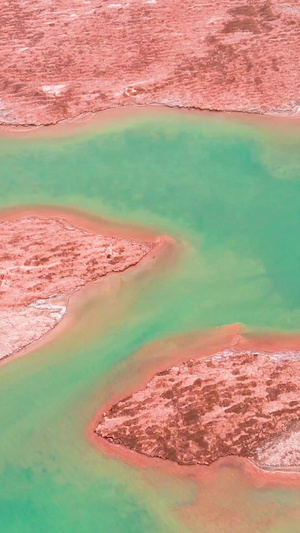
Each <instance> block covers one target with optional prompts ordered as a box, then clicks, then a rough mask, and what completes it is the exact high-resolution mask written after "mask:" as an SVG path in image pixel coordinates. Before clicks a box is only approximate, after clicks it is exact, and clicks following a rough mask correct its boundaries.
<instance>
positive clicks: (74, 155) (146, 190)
mask: <svg viewBox="0 0 300 533" xmlns="http://www.w3.org/2000/svg"><path fill="white" fill-rule="evenodd" d="M29 204H30V205H48V206H49V205H50V206H51V205H55V206H59V207H72V208H76V209H77V210H79V211H83V212H87V213H91V214H94V215H100V216H101V217H107V218H111V219H117V220H119V221H124V222H126V223H134V224H140V225H142V226H146V227H147V226H148V227H150V228H153V229H155V230H157V231H158V232H161V233H165V234H169V235H171V236H173V237H174V238H175V239H176V240H177V241H178V242H179V243H180V244H181V250H182V253H181V256H180V258H179V259H177V260H176V261H175V260H174V262H170V263H169V264H167V265H166V266H165V267H164V270H163V272H161V274H159V273H157V272H156V274H155V275H152V276H151V273H150V274H149V275H146V276H138V275H136V276H127V277H126V276H124V279H123V281H122V283H121V284H120V287H119V289H118V291H117V293H116V294H114V296H113V297H112V299H111V300H109V299H106V298H105V294H104V293H101V292H99V291H98V292H97V290H95V295H94V296H93V294H90V295H89V298H88V300H86V303H85V304H83V303H82V305H81V306H79V308H78V309H77V314H76V321H75V324H74V326H73V328H72V329H71V330H70V329H69V330H67V331H66V332H65V333H63V334H62V335H61V336H60V337H59V338H57V339H56V340H55V341H53V343H50V344H49V345H47V346H45V347H44V348H42V349H39V350H37V351H36V352H34V353H32V354H29V355H28V356H24V357H23V358H20V359H17V360H14V361H12V362H11V363H9V364H7V365H5V366H4V367H2V368H1V369H0V402H1V403H0V405H1V409H0V428H1V439H0V506H1V511H0V521H1V526H0V528H1V531H3V532H4V533H43V532H45V533H49V532H54V531H55V532H58V533H67V532H68V533H69V532H70V531H72V532H74V533H75V532H78V533H85V532H87V533H90V532H102V531H103V532H106V531H113V532H116V533H119V532H120V533H135V532H136V533H144V532H145V533H146V532H147V533H148V532H151V533H152V532H155V533H160V532H177V531H178V532H183V531H199V532H201V533H202V532H203V533H217V532H222V533H223V532H224V533H241V532H243V533H248V532H249V533H250V532H251V533H254V532H256V531H257V532H259V531H261V532H263V533H277V532H280V533H281V532H288V533H291V532H293V533H295V532H297V531H300V526H299V523H300V483H299V488H298V489H297V488H283V487H273V488H268V489H267V488H260V489H259V488H255V487H254V486H251V484H249V483H246V482H245V480H244V478H243V476H242V473H241V472H239V471H237V470H233V469H231V468H222V469H220V472H219V474H218V475H217V478H216V479H214V480H211V481H210V482H208V483H207V485H206V486H204V485H201V484H200V486H199V484H197V483H196V482H195V480H194V479H193V478H192V477H191V478H188V477H186V478H181V477H177V476H176V475H175V474H174V475H173V474H172V475H171V474H167V473H166V472H163V471H160V470H159V469H154V468H148V469H139V468H137V467H134V466H130V465H128V464H126V463H125V462H122V461H121V460H117V459H113V458H109V457H107V456H105V455H104V454H102V453H101V452H100V451H99V450H96V449H94V448H93V447H92V445H91V444H90V442H89V441H88V439H87V437H86V428H87V426H88V424H89V422H90V420H91V418H92V417H93V416H94V414H95V412H96V411H97V409H98V408H99V407H100V406H101V402H104V401H105V399H106V398H107V395H108V394H109V393H110V390H109V389H110V388H111V389H112V391H111V392H113V393H117V392H118V390H119V389H120V390H122V387H125V385H126V383H127V382H128V381H129V380H130V379H133V377H132V376H130V372H129V371H128V368H130V365H129V366H128V365H127V363H126V361H127V360H128V361H130V356H131V355H132V354H134V353H137V352H138V351H139V350H140V349H141V348H143V347H144V346H145V345H146V344H148V343H151V342H152V341H156V340H160V339H163V338H165V337H168V336H172V335H179V334H180V335H181V334H184V333H187V332H190V331H193V330H195V329H198V328H207V327H211V326H220V325H223V324H231V323H234V322H239V323H242V324H244V325H245V326H247V327H248V328H250V329H257V328H263V329H268V330H270V329H271V330H280V331H298V330H299V329H300V327H299V324H300V281H299V272H300V248H299V223H300V207H299V206H300V150H299V133H297V132H296V131H295V130H294V132H293V131H292V130H291V131H290V133H289V134H287V130H286V128H282V129H280V128H279V127H278V126H277V128H276V129H273V128H270V129H267V128H265V127H262V126H261V125H260V123H259V122H257V124H255V122H252V123H251V124H246V123H244V122H242V121H238V120H237V119H234V120H233V119H232V120H225V119H224V118H223V116H222V115H219V116H217V117H216V116H212V117H211V118H209V117H204V118H201V116H199V119H197V120H196V119H193V120H190V119H189V118H188V117H186V116H185V115H182V116H180V115H179V114H178V113H174V114H172V113H169V114H168V115H161V116H160V115H159V114H158V113H155V114H153V115H151V114H149V113H145V115H144V116H139V117H138V118H134V117H133V118H132V119H131V120H129V121H127V122H126V123H124V124H122V125H120V123H119V122H118V121H116V122H112V123H111V124H109V125H107V127H106V128H105V129H102V130H101V131H100V130H99V131H97V129H96V128H94V129H93V131H92V130H91V131H88V130H86V131H84V132H82V133H78V134H77V135H74V136H70V137H60V138H53V139H52V138H44V139H43V138H41V139H27V140H22V139H14V140H12V139H5V138H1V139H0V207H1V208H4V207H18V206H22V205H29ZM108 300H109V301H108ZM196 502H197V503H196ZM187 515H189V520H186V516H187Z"/></svg>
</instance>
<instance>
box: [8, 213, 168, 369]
mask: <svg viewBox="0 0 300 533" xmlns="http://www.w3.org/2000/svg"><path fill="white" fill-rule="evenodd" d="M0 241H1V245H2V251H1V253H0V359H4V358H7V357H8V356H10V355H12V354H14V353H16V352H19V351H20V350H22V349H24V348H25V347H29V346H30V345H31V344H32V343H34V342H35V341H37V340H39V339H41V338H42V337H43V336H44V335H45V334H46V333H48V332H49V331H51V330H52V329H53V328H54V327H55V326H56V325H57V324H58V323H59V322H60V321H61V319H62V317H63V316H64V314H65V313H66V310H67V304H68V300H69V297H70V296H71V295H72V294H73V293H75V292H77V291H79V290H80V289H81V288H83V287H84V286H85V285H87V284H88V283H91V282H97V281H99V280H100V279H101V278H103V277H104V276H107V275H108V274H112V273H120V272H123V271H125V270H127V269H128V268H129V267H132V266H134V265H136V264H137V263H139V262H140V261H141V259H143V258H144V257H145V256H146V255H147V254H148V253H149V252H151V251H152V250H153V249H154V248H155V246H156V245H157V244H158V241H159V239H158V240H156V242H154V241H153V240H147V239H146V240H138V239H132V238H128V237H126V238H124V237H115V236H112V235H111V228H109V229H108V235H102V234H99V233H96V232H95V231H93V230H92V229H89V230H86V229H82V228H78V227H75V225H73V224H72V223H70V222H68V221H67V220H65V219H64V218H62V217H61V216H60V217H59V216H57V214H56V216H55V215H54V214H53V215H52V216H43V215H41V214H37V215H34V214H32V213H28V214H27V215H24V216H22V217H21V218H18V217H17V216H16V218H12V217H11V216H10V217H7V219H6V220H3V221H2V222H0Z"/></svg>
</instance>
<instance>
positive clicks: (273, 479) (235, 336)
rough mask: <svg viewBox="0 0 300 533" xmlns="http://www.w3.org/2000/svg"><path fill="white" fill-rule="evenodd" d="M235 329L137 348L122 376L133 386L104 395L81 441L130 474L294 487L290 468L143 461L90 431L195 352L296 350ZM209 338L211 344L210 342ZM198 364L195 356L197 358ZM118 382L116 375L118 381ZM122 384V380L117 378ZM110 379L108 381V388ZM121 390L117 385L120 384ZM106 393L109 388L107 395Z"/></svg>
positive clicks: (298, 341)
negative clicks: (232, 478) (236, 475)
mask: <svg viewBox="0 0 300 533" xmlns="http://www.w3.org/2000/svg"><path fill="white" fill-rule="evenodd" d="M241 332H242V327H241V326H240V325H239V324H232V325H229V326H222V327H219V328H215V332H214V331H213V330H212V329H211V330H208V331H207V332H200V336H199V332H198V333H192V334H190V335H183V336H180V337H177V338H175V339H174V338H173V339H166V340H164V341H156V342H153V343H151V344H150V345H149V346H146V347H144V348H142V349H141V350H140V351H139V352H138V353H136V354H134V355H133V356H132V357H131V358H130V359H129V360H128V363H129V366H130V367H132V368H129V369H128V370H127V378H128V375H129V374H130V375H131V374H132V372H134V373H135V377H134V382H133V383H131V384H130V385H128V386H126V384H125V386H123V387H120V388H122V391H120V392H119V393H115V394H112V395H109V393H108V392H107V391H106V400H105V401H104V402H103V403H102V407H101V408H99V409H98V410H97V411H96V412H95V414H94V416H93V417H92V419H91V420H90V422H89V424H88V426H87V428H86V432H85V433H86V438H87V439H88V441H89V442H90V444H91V445H92V446H93V447H94V448H95V450H97V451H100V452H101V453H102V454H104V455H105V456H106V457H107V458H111V459H113V460H122V461H124V462H126V463H127V464H129V466H132V467H134V468H141V469H149V468H153V469H155V470H158V471H161V472H164V473H166V474H172V475H177V476H179V477H180V478H187V477H188V478H190V477H192V478H193V479H194V480H195V481H196V482H197V483H203V482H204V481H205V480H207V479H213V478H214V477H216V476H217V474H218V472H219V471H220V469H222V468H224V467H229V468H232V469H234V470H238V471H240V472H241V473H242V477H243V479H244V481H245V482H247V484H249V485H252V486H255V487H256V488H265V487H276V486H280V487H282V486H286V487H297V488H299V487H300V467H293V468H264V467H259V466H257V465H256V464H255V463H253V462H252V461H251V460H250V459H247V458H244V457H239V456H234V455H232V456H226V457H222V458H220V459H218V460H217V461H215V462H214V463H212V464H211V465H209V466H206V465H200V464H199V465H180V464H178V463H176V462H173V461H170V460H168V459H160V458H156V457H148V456H147V455H143V454H141V453H137V452H135V451H132V450H130V449H129V448H126V447H125V446H122V445H118V444H115V443H112V442H109V441H107V440H106V439H105V438H102V437H100V436H99V435H98V434H97V433H96V428H97V425H98V423H99V420H101V418H102V416H103V414H104V413H105V412H107V411H109V409H110V408H111V407H112V406H113V405H114V404H116V403H118V402H119V401H121V400H124V398H125V397H127V396H130V395H131V394H133V393H135V392H137V391H141V390H143V389H144V388H145V387H146V385H147V383H148V382H149V381H150V380H151V379H152V378H153V377H154V376H155V375H156V374H157V373H159V372H161V371H162V370H165V369H166V368H168V367H169V366H174V365H177V364H180V363H182V362H184V361H187V360H188V359H191V358H193V357H195V356H196V353H197V352H198V350H199V349H201V351H202V352H201V353H202V355H201V358H202V357H203V358H207V357H210V356H211V355H212V354H213V353H215V351H217V350H218V349H220V348H222V349H225V348H229V347H233V346H234V347H236V346H238V347H239V349H242V350H243V349H244V350H249V351H254V350H256V351H265V352H268V351H270V352H271V351H274V350H275V349H276V350H293V349H294V350H296V349H297V350H299V349H300V334H288V333H278V332H277V333H276V332H274V333H272V332H267V333H265V334H262V333H258V334H257V335H256V334H255V333H254V332H250V331H243V335H242V336H241ZM214 337H215V338H214ZM153 352H154V353H155V352H156V353H161V354H162V355H161V356H158V358H157V360H156V361H153V357H151V353H153ZM197 358H198V359H199V353H197ZM119 379H120V380H121V381H122V372H121V375H120V376H119ZM123 380H124V382H125V383H126V376H125V375H123ZM115 381H116V378H115V379H114V382H115ZM121 385H122V384H121ZM108 388H109V384H108V386H107V389H108Z"/></svg>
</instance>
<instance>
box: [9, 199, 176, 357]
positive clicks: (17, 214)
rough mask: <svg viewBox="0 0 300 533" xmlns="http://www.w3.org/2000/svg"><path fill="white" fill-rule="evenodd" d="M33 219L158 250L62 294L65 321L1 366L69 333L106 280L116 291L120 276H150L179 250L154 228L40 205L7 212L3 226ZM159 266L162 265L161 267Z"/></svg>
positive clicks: (18, 350)
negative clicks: (60, 222) (79, 311)
mask: <svg viewBox="0 0 300 533" xmlns="http://www.w3.org/2000/svg"><path fill="white" fill-rule="evenodd" d="M30 216H37V217H39V218H42V217H45V218H52V219H56V220H59V219H62V220H63V221H65V222H68V223H70V224H72V225H73V226H75V227H77V228H80V229H82V230H84V231H87V232H94V233H97V234H99V235H105V236H111V237H115V238H127V239H129V240H133V241H134V240H135V239H136V240H139V241H141V240H142V241H144V242H148V243H152V244H153V245H154V247H153V248H152V249H151V251H150V252H148V253H147V254H146V255H145V256H144V257H143V258H142V259H141V260H140V261H138V263H136V264H134V265H131V266H129V267H127V268H126V269H124V270H122V271H121V272H110V273H108V274H105V275H104V276H103V277H101V278H100V279H99V280H97V281H92V282H88V283H86V284H85V285H84V286H82V287H79V288H76V289H74V290H73V291H71V293H69V294H67V295H62V296H61V297H60V298H61V300H62V301H63V303H64V305H65V306H66V312H65V314H64V316H63V317H62V319H61V320H60V321H59V322H58V323H57V324H55V325H54V326H53V327H52V328H51V329H49V331H47V332H46V333H45V334H43V335H42V336H41V337H40V338H39V339H38V340H36V341H33V342H31V343H29V344H27V345H26V346H24V347H23V348H21V349H17V350H16V351H15V352H13V353H12V354H10V355H7V356H6V357H3V358H2V359H1V360H0V366H4V365H6V364H7V363H9V362H11V361H12V360H14V359H18V358H20V357H22V356H23V355H28V354H30V353H32V352H35V351H37V350H39V349H41V348H43V347H45V346H46V345H48V344H50V343H51V342H53V341H55V340H56V339H57V338H58V337H60V335H61V334H64V333H65V332H66V331H68V330H69V329H70V328H71V327H72V325H74V321H75V320H76V313H75V312H74V309H75V308H79V307H80V306H81V305H82V303H83V302H85V301H86V299H87V295H88V293H89V292H90V290H91V287H94V288H97V289H96V290H97V291H101V288H102V286H103V283H104V281H105V283H106V285H107V284H108V285H109V287H110V290H113V289H114V286H116V285H118V280H119V278H120V276H124V275H126V276H128V274H129V275H133V276H136V274H137V272H141V274H142V273H144V274H145V275H147V273H148V272H149V271H152V270H154V271H155V269H156V268H158V267H161V266H162V264H164V263H165V262H168V261H169V258H170V255H172V256H173V255H174V251H175V248H177V243H176V241H175V239H173V238H172V237H169V236H167V235H162V234H159V233H158V232H157V233H154V231H153V230H151V229H148V228H143V227H141V226H134V225H130V224H121V222H117V221H113V220H108V219H103V218H101V217H97V216H93V215H89V214H83V213H81V212H79V211H77V210H75V209H70V208H66V209H63V208H56V207H48V206H38V207H37V208H35V207H34V206H33V207H30V206H28V207H24V208H23V207H20V208H10V209H5V210H1V211H0V224H1V222H4V221H12V220H14V221H15V220H20V219H23V218H27V217H30ZM150 256H151V257H150ZM158 263H161V264H160V265H158ZM150 265H151V267H150ZM149 267H150V268H149Z"/></svg>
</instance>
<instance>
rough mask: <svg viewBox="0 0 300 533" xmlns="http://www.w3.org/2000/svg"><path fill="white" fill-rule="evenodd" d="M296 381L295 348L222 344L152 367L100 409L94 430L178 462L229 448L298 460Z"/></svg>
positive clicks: (269, 459) (208, 459) (285, 461)
mask: <svg viewBox="0 0 300 533" xmlns="http://www.w3.org/2000/svg"><path fill="white" fill-rule="evenodd" d="M199 356H201V354H199ZM299 386H300V352H298V351H295V350H280V351H276V350H274V351H269V350H268V351H262V350H260V351H258V352H255V351H252V350H251V351H250V350H245V349H239V348H238V347H236V348H233V349H228V348H224V349H222V350H220V351H218V352H216V353H215V354H213V355H212V356H209V357H205V358H201V357H199V358H198V359H197V358H195V359H190V360H188V361H187V362H184V363H182V364H179V365H177V366H173V367H171V368H169V369H167V370H164V371H162V372H160V373H158V374H156V375H155V376H154V377H153V379H151V381H150V382H149V383H148V384H147V386H146V388H145V389H144V390H141V391H139V392H136V393H134V394H132V395H131V396H129V397H127V398H125V399H123V400H121V401H120V402H118V403H116V404H114V405H113V406H112V407H111V408H110V409H109V410H108V411H107V412H105V413H103V415H102V418H101V420H100V423H99V425H98V427H97V429H96V433H97V434H98V435H99V436H101V437H103V438H105V439H107V440H108V441H110V442H112V443H115V444H119V445H122V446H125V447H127V448H129V449H131V450H133V451H135V452H138V453H141V454H145V455H147V456H149V457H158V458H162V459H169V460H171V461H174V462H176V463H178V464H181V465H194V464H200V465H209V464H211V463H213V462H214V461H216V460H217V459H219V458H221V457H226V456H230V455H234V456H241V457H246V458H248V459H251V460H252V461H253V462H254V463H255V464H257V465H258V466H260V467H275V468H278V467H299V466H300V447H299V444H300V425H299V417H300V400H299Z"/></svg>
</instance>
